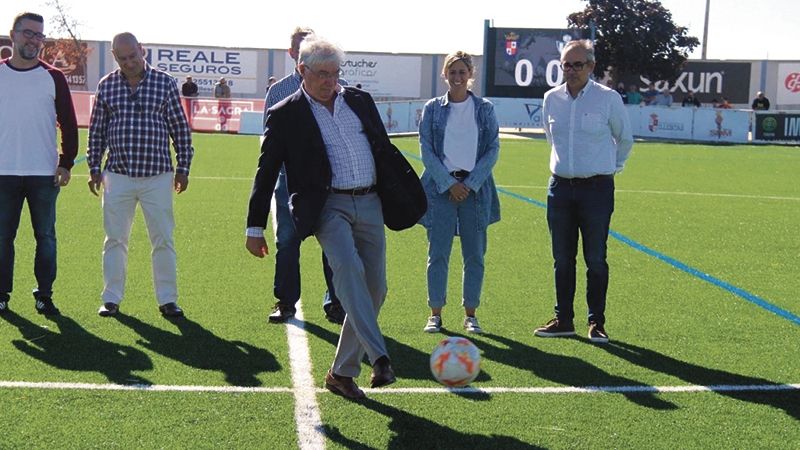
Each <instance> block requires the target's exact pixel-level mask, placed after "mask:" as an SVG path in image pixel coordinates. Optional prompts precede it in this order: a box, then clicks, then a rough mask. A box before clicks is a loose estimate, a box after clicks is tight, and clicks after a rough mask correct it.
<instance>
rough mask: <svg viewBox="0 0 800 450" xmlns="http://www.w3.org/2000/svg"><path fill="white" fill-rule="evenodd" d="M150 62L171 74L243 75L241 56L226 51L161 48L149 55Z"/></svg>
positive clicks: (237, 53) (234, 52)
mask: <svg viewBox="0 0 800 450" xmlns="http://www.w3.org/2000/svg"><path fill="white" fill-rule="evenodd" d="M147 60H148V62H149V63H150V64H152V65H153V66H155V67H158V68H159V69H161V70H164V71H166V72H170V73H186V74H198V75H200V74H204V75H241V74H242V67H241V64H242V62H241V54H240V53H239V52H236V51H225V50H194V49H192V50H190V49H166V48H159V49H156V50H155V51H152V52H150V53H149V54H148V58H147Z"/></svg>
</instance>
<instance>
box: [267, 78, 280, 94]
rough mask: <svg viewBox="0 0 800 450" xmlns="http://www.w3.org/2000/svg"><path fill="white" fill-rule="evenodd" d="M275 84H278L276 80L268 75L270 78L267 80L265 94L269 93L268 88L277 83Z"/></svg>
mask: <svg viewBox="0 0 800 450" xmlns="http://www.w3.org/2000/svg"><path fill="white" fill-rule="evenodd" d="M277 82H278V79H277V78H275V77H273V76H272V75H270V77H269V78H267V92H269V88H271V87H272V85H273V84H275V83H277Z"/></svg>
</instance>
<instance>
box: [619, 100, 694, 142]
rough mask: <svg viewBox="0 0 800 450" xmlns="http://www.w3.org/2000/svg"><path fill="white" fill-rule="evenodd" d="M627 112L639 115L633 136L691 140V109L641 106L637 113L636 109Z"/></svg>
mask: <svg viewBox="0 0 800 450" xmlns="http://www.w3.org/2000/svg"><path fill="white" fill-rule="evenodd" d="M628 111H629V112H633V113H634V114H635V113H637V112H638V114H639V117H638V120H636V122H637V123H638V124H639V127H638V128H634V129H633V135H634V136H640V137H644V138H660V139H687V140H688V139H691V138H692V115H693V112H694V111H693V108H668V107H664V106H642V107H640V108H639V110H638V111H637V110H636V108H629V109H628ZM631 122H634V121H633V120H632V121H631Z"/></svg>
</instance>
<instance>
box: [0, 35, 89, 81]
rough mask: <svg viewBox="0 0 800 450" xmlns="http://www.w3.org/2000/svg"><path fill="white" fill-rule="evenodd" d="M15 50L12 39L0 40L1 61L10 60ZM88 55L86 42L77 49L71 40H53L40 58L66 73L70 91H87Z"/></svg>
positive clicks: (49, 41) (47, 42)
mask: <svg viewBox="0 0 800 450" xmlns="http://www.w3.org/2000/svg"><path fill="white" fill-rule="evenodd" d="M13 48H14V47H13V44H12V43H11V39H10V38H0V59H6V58H10V57H11V54H12V52H13ZM88 54H89V48H88V46H87V44H86V43H85V42H82V43H81V44H80V47H76V46H75V42H74V41H72V40H71V39H53V40H48V41H46V42H45V43H44V46H43V47H42V52H41V54H40V55H39V57H40V58H41V59H42V61H44V62H46V63H47V64H50V65H51V66H53V67H55V68H56V69H59V70H60V71H62V72H64V76H65V77H66V79H67V83H68V84H69V87H70V89H72V90H78V91H85V90H86V57H87V56H88Z"/></svg>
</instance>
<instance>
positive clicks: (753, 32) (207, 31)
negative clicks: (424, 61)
mask: <svg viewBox="0 0 800 450" xmlns="http://www.w3.org/2000/svg"><path fill="white" fill-rule="evenodd" d="M60 1H61V2H62V5H64V6H66V9H67V11H68V13H69V15H70V16H71V17H72V19H74V20H76V21H77V22H79V26H78V28H77V29H78V31H79V34H80V37H81V38H82V39H87V40H105V41H110V40H111V37H113V35H114V34H116V33H118V32H122V31H130V32H132V33H134V34H135V35H136V36H137V37H138V38H139V41H140V42H142V43H161V44H182V45H202V46H222V47H249V48H274V49H278V48H280V49H282V48H286V47H288V43H289V35H290V34H291V31H292V29H293V28H294V27H295V26H297V25H303V26H309V27H311V28H313V29H314V30H316V32H317V34H318V35H320V36H323V37H325V38H327V39H328V40H331V41H333V42H335V43H337V44H338V45H340V46H341V47H342V48H343V49H344V50H345V51H346V52H391V53H423V54H430V53H434V54H446V53H451V52H453V51H456V50H464V51H467V52H470V53H473V54H477V55H480V54H483V31H484V21H485V20H487V19H488V20H492V23H493V26H494V27H498V28H505V27H521V28H563V27H566V25H567V22H566V17H567V15H569V14H570V13H572V12H577V11H580V10H582V9H583V8H584V7H585V5H586V4H587V3H586V2H585V1H580V0H549V1H544V0H506V1H497V0H476V1H469V2H468V1H464V0H461V1H458V2H442V1H435V0H433V1H431V0H426V1H420V0H394V1H385V0H373V1H348V0H343V1H330V0H328V1H319V0H300V1H291V0H289V1H280V0H272V1H270V0H266V1H265V0H260V1H255V0H239V1H236V2H231V1H221V2H187V1H171V2H170V1H164V0H161V1H155V0H137V1H134V2H127V3H125V2H123V3H119V4H115V6H112V7H99V6H98V5H100V4H101V3H100V2H99V1H98V0H60ZM796 2H797V0H762V1H758V2H744V1H741V0H711V7H710V18H709V37H708V44H707V45H708V48H707V58H708V59H728V60H736V59H745V60H751V59H753V60H762V59H771V60H800V47H798V46H797V44H796V37H795V36H794V32H796V29H797V26H798V18H797V14H796V13H797V11H798V9H797V6H796V5H797V3H796ZM661 3H662V5H663V6H664V7H665V8H666V9H668V10H669V11H670V12H671V13H672V16H673V21H674V22H675V23H676V24H677V25H681V26H686V27H688V29H689V34H690V35H692V36H695V37H697V38H698V39H700V40H701V41H702V38H703V27H704V20H705V19H704V16H705V3H706V2H705V1H704V0H662V1H661ZM197 5H203V7H201V8H197ZM24 10H30V11H33V12H38V13H40V14H42V15H44V16H45V20H46V21H47V20H48V19H49V18H50V17H52V16H53V15H54V14H55V10H54V8H52V7H51V6H47V5H46V3H45V2H44V1H39V0H32V1H21V2H12V1H10V0H9V1H3V2H2V3H0V18H2V19H0V20H5V21H6V23H7V25H6V27H7V28H6V30H8V29H10V28H11V24H12V21H13V18H14V16H15V15H16V14H17V13H19V12H21V11H24ZM0 29H2V28H0ZM48 29H49V30H52V29H53V27H52V26H49V23H46V28H45V32H46V33H47V31H48ZM0 34H5V35H7V34H8V32H7V31H2V32H0ZM700 57H701V47H700V46H698V47H697V49H695V51H694V52H693V53H692V54H691V55H690V58H692V59H700Z"/></svg>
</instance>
